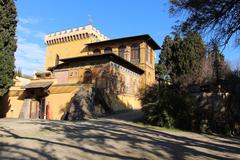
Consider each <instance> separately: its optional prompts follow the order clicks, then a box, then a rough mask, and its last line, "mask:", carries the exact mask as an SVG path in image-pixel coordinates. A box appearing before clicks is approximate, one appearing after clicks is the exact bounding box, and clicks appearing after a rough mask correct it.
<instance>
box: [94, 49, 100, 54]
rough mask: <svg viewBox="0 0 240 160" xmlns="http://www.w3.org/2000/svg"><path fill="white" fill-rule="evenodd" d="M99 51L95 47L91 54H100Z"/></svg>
mask: <svg viewBox="0 0 240 160" xmlns="http://www.w3.org/2000/svg"><path fill="white" fill-rule="evenodd" d="M100 53H101V52H100V50H99V49H95V50H94V51H93V54H100Z"/></svg>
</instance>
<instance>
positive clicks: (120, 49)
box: [118, 45, 126, 58]
mask: <svg viewBox="0 0 240 160" xmlns="http://www.w3.org/2000/svg"><path fill="white" fill-rule="evenodd" d="M125 52H126V46H124V45H122V46H120V47H119V48H118V56H120V57H122V58H124V53H125Z"/></svg>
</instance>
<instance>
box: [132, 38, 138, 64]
mask: <svg viewBox="0 0 240 160" xmlns="http://www.w3.org/2000/svg"><path fill="white" fill-rule="evenodd" d="M139 60H140V46H139V44H137V43H134V44H133V45H132V46H131V62H132V63H139Z"/></svg>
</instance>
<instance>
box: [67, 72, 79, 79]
mask: <svg viewBox="0 0 240 160" xmlns="http://www.w3.org/2000/svg"><path fill="white" fill-rule="evenodd" d="M68 76H69V78H76V77H78V70H70V71H69V72H68Z"/></svg>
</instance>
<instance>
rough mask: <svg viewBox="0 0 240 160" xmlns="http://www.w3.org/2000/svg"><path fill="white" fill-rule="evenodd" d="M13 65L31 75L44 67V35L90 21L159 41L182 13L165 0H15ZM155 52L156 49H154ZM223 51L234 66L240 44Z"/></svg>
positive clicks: (105, 29)
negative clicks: (176, 12) (171, 12)
mask: <svg viewBox="0 0 240 160" xmlns="http://www.w3.org/2000/svg"><path fill="white" fill-rule="evenodd" d="M16 5H17V10H18V21H19V23H18V28H17V38H18V49H17V52H16V54H15V55H16V62H15V64H16V68H21V70H22V72H23V73H24V74H28V75H32V74H33V73H34V71H35V70H44V64H45V50H46V48H45V45H44V35H45V34H47V33H51V32H55V31H60V30H63V29H67V28H73V27H80V26H84V25H87V24H88V20H89V17H91V19H92V21H93V22H92V24H93V25H94V26H95V27H96V28H98V29H100V30H101V31H102V33H104V34H105V35H107V36H108V37H109V38H117V37H124V36H131V35H138V34H145V33H148V34H150V35H151V36H152V37H153V38H154V39H155V40H156V42H157V43H158V44H159V45H161V44H162V41H163V39H164V37H165V36H166V35H168V34H170V33H171V31H172V29H171V27H172V26H173V25H174V24H175V22H176V21H177V20H178V19H177V18H180V19H181V17H177V18H176V17H170V16H169V14H168V8H169V3H168V0H119V1H116V0H67V1H66V0H17V2H16ZM157 53H158V52H157ZM224 55H225V57H226V59H227V60H228V61H229V63H230V64H231V66H232V67H233V68H235V66H236V65H237V64H239V62H240V54H239V48H234V47H233V45H232V44H229V45H228V46H227V47H226V49H225V50H224Z"/></svg>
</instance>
